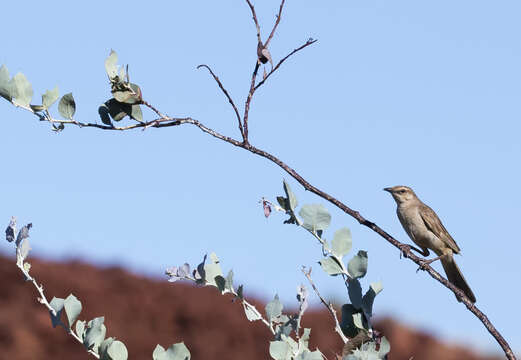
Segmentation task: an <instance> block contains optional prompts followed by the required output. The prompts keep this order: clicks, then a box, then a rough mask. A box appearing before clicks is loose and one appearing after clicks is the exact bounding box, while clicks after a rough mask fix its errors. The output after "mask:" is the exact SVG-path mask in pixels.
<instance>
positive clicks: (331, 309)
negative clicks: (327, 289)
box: [302, 266, 349, 344]
mask: <svg viewBox="0 0 521 360" xmlns="http://www.w3.org/2000/svg"><path fill="white" fill-rule="evenodd" d="M302 273H303V274H304V276H306V278H307V279H308V281H309V284H310V285H311V287H312V288H313V290H314V291H315V293H316V294H317V296H318V298H319V299H320V301H321V302H322V304H324V306H325V307H326V308H327V310H328V311H329V313H330V314H331V316H332V317H333V320H334V321H335V331H336V332H337V333H338V335H339V336H340V338H342V341H343V342H344V344H345V343H347V342H348V341H349V340H348V339H347V337H346V336H345V335H344V332H343V331H342V328H341V327H340V323H339V322H338V317H337V316H336V310H335V308H334V307H333V304H331V303H330V302H326V300H324V298H323V297H322V295H320V292H319V291H318V289H317V287H316V286H315V283H314V282H313V279H311V267H310V268H309V271H306V268H305V267H304V266H303V267H302Z"/></svg>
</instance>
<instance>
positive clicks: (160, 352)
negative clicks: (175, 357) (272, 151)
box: [152, 344, 166, 360]
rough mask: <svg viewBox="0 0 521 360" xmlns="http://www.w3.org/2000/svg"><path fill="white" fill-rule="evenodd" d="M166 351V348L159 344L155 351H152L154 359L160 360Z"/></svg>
mask: <svg viewBox="0 0 521 360" xmlns="http://www.w3.org/2000/svg"><path fill="white" fill-rule="evenodd" d="M165 352H166V350H165V348H164V347H162V346H161V345H159V344H157V345H156V348H155V349H154V352H153V353H152V359H153V360H160V357H161V356H162V355H163V354H164V353H165Z"/></svg>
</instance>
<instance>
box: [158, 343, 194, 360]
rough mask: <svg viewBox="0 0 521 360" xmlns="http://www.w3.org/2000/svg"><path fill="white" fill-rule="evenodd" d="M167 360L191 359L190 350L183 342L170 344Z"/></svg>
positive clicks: (166, 353)
mask: <svg viewBox="0 0 521 360" xmlns="http://www.w3.org/2000/svg"><path fill="white" fill-rule="evenodd" d="M165 355H166V357H165V358H164V359H165V360H190V357H191V355H190V351H189V350H188V348H187V347H186V345H185V344H184V343H182V342H180V343H177V344H174V345H172V346H170V347H169V348H168V349H167V350H166V352H165ZM161 360H163V359H162V358H161Z"/></svg>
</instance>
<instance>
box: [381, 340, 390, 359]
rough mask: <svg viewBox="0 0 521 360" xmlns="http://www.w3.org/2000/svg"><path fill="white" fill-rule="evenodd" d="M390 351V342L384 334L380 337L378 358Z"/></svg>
mask: <svg viewBox="0 0 521 360" xmlns="http://www.w3.org/2000/svg"><path fill="white" fill-rule="evenodd" d="M389 351H391V344H390V343H389V340H387V338H386V337H385V336H383V337H382V339H381V340H380V349H379V350H378V356H380V358H382V359H383V358H384V356H385V355H387V354H388V353H389Z"/></svg>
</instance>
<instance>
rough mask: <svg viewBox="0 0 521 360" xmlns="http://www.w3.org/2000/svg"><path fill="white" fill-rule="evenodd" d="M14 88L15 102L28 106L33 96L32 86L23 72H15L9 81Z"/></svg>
mask: <svg viewBox="0 0 521 360" xmlns="http://www.w3.org/2000/svg"><path fill="white" fill-rule="evenodd" d="M10 83H11V84H12V85H11V86H12V87H13V88H12V89H13V90H14V93H15V94H13V98H14V100H15V101H16V103H18V104H20V105H23V106H29V104H30V103H31V99H32V98H33V87H32V86H31V83H30V82H29V81H28V80H27V78H26V77H25V75H24V74H22V73H18V74H16V75H15V76H14V77H13V78H12V79H11V81H10Z"/></svg>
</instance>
